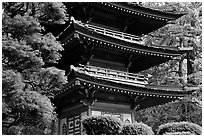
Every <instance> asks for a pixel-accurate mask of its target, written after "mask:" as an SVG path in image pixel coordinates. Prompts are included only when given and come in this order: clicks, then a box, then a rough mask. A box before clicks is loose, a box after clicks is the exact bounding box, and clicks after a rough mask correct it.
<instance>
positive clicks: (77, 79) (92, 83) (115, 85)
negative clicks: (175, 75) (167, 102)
mask: <svg viewBox="0 0 204 137" xmlns="http://www.w3.org/2000/svg"><path fill="white" fill-rule="evenodd" d="M69 79H70V81H69V83H68V85H67V86H66V88H65V90H63V91H61V93H59V94H58V95H60V94H63V93H64V92H70V93H71V92H73V91H74V89H75V88H76V87H84V86H88V87H93V88H95V89H98V90H103V91H106V92H110V93H116V94H129V95H137V96H138V95H139V96H148V97H158V98H172V99H179V98H182V97H185V96H187V95H189V94H191V93H192V92H193V91H194V90H195V89H194V88H190V87H181V86H161V85H150V84H146V83H145V84H141V83H138V84H134V85H133V84H128V83H122V82H119V81H118V82H117V81H112V80H108V79H107V78H106V79H103V78H100V77H95V76H91V75H89V74H88V73H87V72H86V71H84V72H82V71H77V70H72V71H71V73H70V75H69ZM66 94H69V93H66ZM58 95H57V96H58Z"/></svg>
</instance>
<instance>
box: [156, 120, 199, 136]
mask: <svg viewBox="0 0 204 137" xmlns="http://www.w3.org/2000/svg"><path fill="white" fill-rule="evenodd" d="M175 132H190V133H192V134H195V135H201V134H202V128H201V127H200V126H199V125H197V124H194V123H189V122H174V123H166V124H164V125H161V126H159V129H158V132H157V135H163V134H166V133H175Z"/></svg>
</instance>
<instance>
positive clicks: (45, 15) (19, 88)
mask: <svg viewBox="0 0 204 137" xmlns="http://www.w3.org/2000/svg"><path fill="white" fill-rule="evenodd" d="M3 9H4V12H3V15H2V18H3V19H2V21H3V22H2V68H3V70H2V108H3V109H2V116H3V120H2V122H3V124H2V125H3V134H10V133H9V132H10V131H13V130H17V131H15V132H14V131H13V132H12V134H30V133H28V132H29V130H27V129H28V127H30V128H32V129H33V130H30V132H32V134H35V133H34V132H33V131H35V130H34V129H36V132H37V131H39V130H41V131H42V132H41V133H44V132H45V129H48V128H50V127H49V126H50V125H51V122H52V121H53V120H55V119H56V113H55V110H54V109H55V107H54V105H53V104H52V103H51V99H52V98H53V97H54V95H55V93H56V92H58V91H60V90H61V89H62V88H63V86H64V85H65V84H66V83H67V78H66V76H65V72H64V71H63V70H59V69H57V68H55V67H54V66H52V64H53V63H57V61H58V60H59V59H60V57H61V54H60V51H62V50H63V47H62V45H61V44H60V42H58V41H57V40H56V38H55V37H54V36H53V35H52V33H51V32H47V31H46V30H45V29H44V25H46V24H63V23H65V22H66V21H67V20H68V17H67V14H66V8H65V6H64V5H63V4H62V3H50V2H49V3H29V2H27V3H26V2H18V3H16V2H8V3H3ZM48 66H49V67H48ZM15 127H17V128H15ZM25 128H26V129H25ZM24 131H27V132H24ZM38 133H39V132H38ZM36 134H37V133H36Z"/></svg>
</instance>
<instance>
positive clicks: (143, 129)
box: [122, 123, 154, 135]
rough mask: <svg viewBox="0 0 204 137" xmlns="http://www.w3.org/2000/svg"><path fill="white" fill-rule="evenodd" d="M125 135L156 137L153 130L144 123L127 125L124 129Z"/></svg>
mask: <svg viewBox="0 0 204 137" xmlns="http://www.w3.org/2000/svg"><path fill="white" fill-rule="evenodd" d="M122 134H123V135H154V132H153V131H152V128H151V127H149V126H148V125H146V124H144V123H134V124H125V125H123V127H122Z"/></svg>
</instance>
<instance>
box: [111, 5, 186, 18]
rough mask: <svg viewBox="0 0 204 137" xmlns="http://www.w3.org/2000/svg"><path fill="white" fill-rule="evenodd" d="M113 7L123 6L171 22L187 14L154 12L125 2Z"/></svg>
mask: <svg viewBox="0 0 204 137" xmlns="http://www.w3.org/2000/svg"><path fill="white" fill-rule="evenodd" d="M111 4H113V5H117V6H121V7H123V8H125V9H129V10H132V11H135V12H139V13H143V14H149V15H152V16H155V17H161V18H164V19H166V21H169V20H176V19H178V18H180V17H181V16H183V15H186V14H187V13H169V12H163V11H159V10H154V9H150V8H146V7H142V6H139V5H137V6H136V5H135V6H134V7H133V6H131V5H128V4H127V3H124V2H114V3H111Z"/></svg>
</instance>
